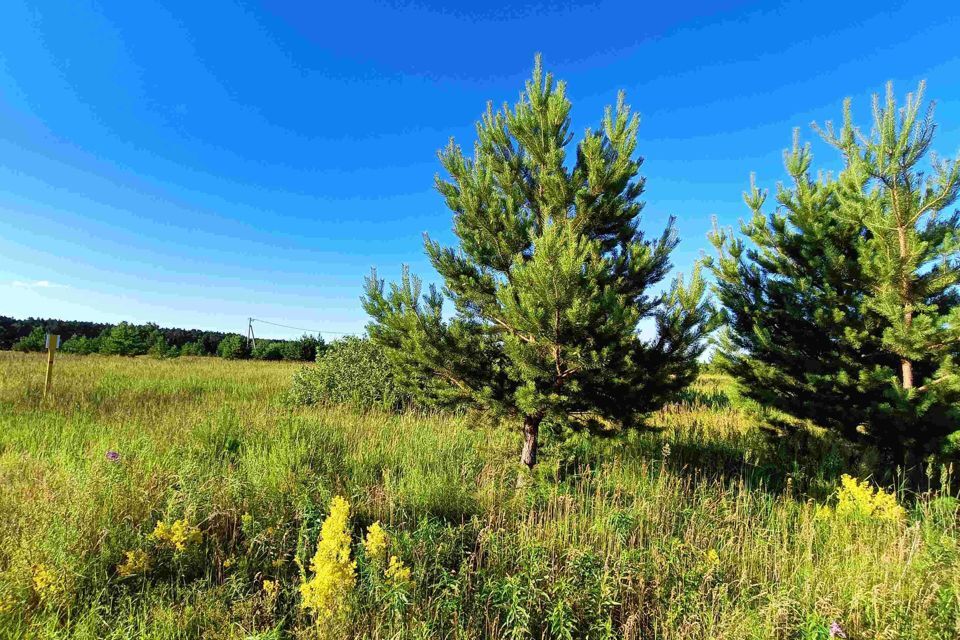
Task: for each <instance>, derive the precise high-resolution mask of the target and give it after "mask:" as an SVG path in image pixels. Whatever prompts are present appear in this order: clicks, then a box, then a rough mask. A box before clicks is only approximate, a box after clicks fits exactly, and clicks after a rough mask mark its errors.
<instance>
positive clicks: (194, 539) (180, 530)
mask: <svg viewBox="0 0 960 640" xmlns="http://www.w3.org/2000/svg"><path fill="white" fill-rule="evenodd" d="M150 539H151V540H153V541H154V542H156V543H158V544H160V545H162V546H166V547H170V548H172V549H173V550H175V551H176V552H177V553H182V552H184V551H186V550H187V549H189V548H191V547H193V546H196V545H198V544H200V542H201V541H202V540H203V534H202V533H201V532H200V529H198V528H197V527H196V526H194V525H192V524H190V520H188V519H187V518H183V519H179V520H174V522H173V524H167V523H165V522H163V521H162V520H157V526H156V527H154V529H153V532H152V533H151V534H150Z"/></svg>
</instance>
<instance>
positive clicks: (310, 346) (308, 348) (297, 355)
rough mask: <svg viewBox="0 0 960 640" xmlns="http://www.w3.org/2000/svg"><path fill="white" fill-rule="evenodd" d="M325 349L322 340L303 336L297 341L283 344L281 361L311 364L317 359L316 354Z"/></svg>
mask: <svg viewBox="0 0 960 640" xmlns="http://www.w3.org/2000/svg"><path fill="white" fill-rule="evenodd" d="M325 348H326V344H325V343H324V341H323V338H317V337H315V336H311V335H309V334H303V336H301V337H300V338H299V339H298V340H290V341H289V342H285V343H283V359H284V360H299V361H301V362H313V361H314V360H316V359H317V353H318V352H322V351H323V350H324V349H325Z"/></svg>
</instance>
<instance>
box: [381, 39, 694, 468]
mask: <svg viewBox="0 0 960 640" xmlns="http://www.w3.org/2000/svg"><path fill="white" fill-rule="evenodd" d="M638 125H639V120H638V118H637V116H636V115H632V114H631V113H630V109H629V107H628V106H627V105H626V104H625V102H624V99H623V96H622V95H621V96H620V97H619V99H618V101H617V105H616V107H615V108H608V109H607V112H606V114H605V116H604V118H603V121H602V124H601V127H600V129H599V130H598V131H592V130H589V129H588V130H587V131H586V133H585V134H584V137H583V139H582V140H581V141H580V143H579V144H578V145H577V146H576V147H575V157H574V158H572V159H569V158H568V157H567V153H568V150H569V145H570V143H571V140H572V138H573V136H572V134H571V133H570V101H569V100H568V99H567V97H566V94H565V86H564V83H562V82H559V83H554V81H553V78H552V76H551V75H550V74H546V75H544V73H543V72H542V70H541V66H540V59H539V58H537V60H536V63H535V67H534V72H533V78H532V79H531V80H530V81H528V82H527V84H526V90H525V91H524V92H523V93H522V94H521V96H520V101H519V102H518V103H517V104H516V106H515V107H514V108H513V109H510V108H509V107H508V106H506V105H505V106H504V108H503V110H502V111H498V112H494V111H493V108H492V106H488V108H487V112H486V113H485V115H484V116H483V118H482V120H481V121H480V122H479V123H478V125H477V142H476V145H475V147H474V154H473V157H472V158H468V157H466V156H465V155H464V153H463V151H462V150H461V148H460V147H459V146H457V145H456V144H455V143H454V142H452V141H451V143H450V144H449V145H448V146H447V148H446V149H444V150H443V151H442V152H441V153H440V161H441V163H442V165H443V167H444V169H445V170H446V171H447V173H448V174H449V179H442V178H440V177H438V178H437V188H438V190H439V191H440V193H441V194H442V195H443V196H444V198H445V200H446V203H447V206H448V207H449V208H450V209H451V210H452V211H453V214H454V216H453V217H454V222H453V228H454V232H455V233H456V235H457V237H458V239H459V247H458V248H449V247H442V246H440V244H438V243H436V242H434V241H432V240H430V239H429V238H427V239H426V241H425V244H426V251H427V254H428V255H429V257H430V260H431V262H432V264H433V266H434V267H435V268H436V270H437V271H438V272H439V273H440V275H441V276H442V277H443V279H444V283H445V288H444V294H446V297H449V298H450V299H452V301H453V303H454V306H455V309H456V313H455V315H453V317H452V318H450V319H449V320H448V319H446V318H444V315H443V302H444V299H445V296H444V295H442V294H441V293H440V292H439V291H437V289H436V288H433V287H431V289H430V291H429V293H428V294H427V295H424V296H421V289H420V283H419V281H418V280H417V279H416V278H414V277H411V276H410V274H409V273H408V272H407V270H406V269H405V270H404V274H403V278H402V281H401V282H400V283H399V284H392V285H390V287H389V289H387V290H385V288H384V283H383V281H382V280H379V279H378V278H377V276H376V272H374V273H373V274H372V275H371V277H370V278H368V280H367V283H366V285H367V286H366V296H365V298H364V307H365V309H366V310H367V312H368V313H369V314H370V316H371V322H370V324H369V325H368V330H369V332H370V335H371V337H372V338H373V339H374V340H375V341H377V342H378V343H379V344H380V345H382V346H383V347H384V348H385V350H386V352H387V354H388V357H390V358H391V360H392V361H393V362H394V364H395V365H398V366H399V367H400V368H401V370H402V371H403V372H404V375H403V376H401V378H402V379H403V380H404V381H405V383H406V384H408V385H410V386H411V387H413V389H412V391H413V392H414V393H415V394H426V395H428V396H430V397H431V398H432V399H434V400H439V401H442V402H462V401H468V402H472V403H475V404H477V405H479V406H482V407H485V408H488V409H493V410H497V411H499V412H500V413H501V414H502V415H503V414H505V415H507V416H515V417H516V418H518V419H519V421H521V422H522V424H523V432H524V445H523V452H522V455H521V460H522V462H523V463H524V464H525V465H527V466H528V467H532V466H533V465H534V464H535V463H536V460H537V450H538V442H539V441H538V436H539V430H540V426H541V424H542V423H543V421H544V420H550V421H551V423H553V424H558V425H564V426H566V427H569V428H574V429H576V428H590V429H606V428H610V427H612V426H630V425H633V424H635V423H636V421H637V419H638V418H639V417H640V416H641V415H642V414H643V413H645V412H648V411H650V410H652V409H655V408H658V407H659V406H661V405H662V403H663V402H664V401H665V399H666V398H667V397H668V395H669V394H671V393H672V392H675V391H676V390H678V389H680V388H682V387H684V386H685V385H687V384H688V383H689V382H690V381H691V380H692V379H693V377H694V376H695V375H696V371H697V357H698V356H699V355H700V354H701V353H702V351H703V346H704V345H703V338H704V335H705V332H706V331H707V330H708V329H709V327H708V325H709V323H710V320H711V318H712V311H711V309H710V308H709V306H708V305H707V303H705V302H704V300H703V294H704V283H703V281H702V279H701V277H700V274H699V272H698V270H695V271H694V274H693V278H692V280H691V282H690V284H689V285H688V286H685V285H684V284H683V282H682V280H678V281H677V282H675V283H674V285H673V287H672V288H670V290H669V291H668V292H667V293H666V294H653V293H651V288H652V287H653V286H654V285H656V284H657V283H659V282H660V281H661V280H663V278H664V277H665V276H666V274H667V272H668V271H669V269H670V262H669V255H670V252H671V250H672V249H673V248H674V246H675V245H676V243H677V240H676V236H675V233H674V231H673V227H672V221H671V224H670V225H669V226H668V227H667V228H666V229H665V230H664V232H663V234H662V235H661V236H660V237H659V238H658V239H657V240H655V241H649V240H646V239H645V238H644V235H643V233H642V232H641V231H640V230H639V228H638V217H639V214H640V210H641V208H642V206H643V205H642V203H641V202H640V201H639V197H640V195H641V193H642V192H643V179H642V178H640V177H638V171H639V168H640V162H641V161H640V160H639V159H638V158H636V157H635V150H636V143H637V128H638ZM645 318H650V319H652V321H653V322H652V324H653V325H655V328H656V331H657V335H656V337H655V338H654V339H653V340H652V341H649V342H648V341H645V340H643V339H641V338H640V337H639V335H638V326H639V323H640V322H641V321H642V320H643V319H645Z"/></svg>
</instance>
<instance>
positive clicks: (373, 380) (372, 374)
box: [290, 336, 410, 409]
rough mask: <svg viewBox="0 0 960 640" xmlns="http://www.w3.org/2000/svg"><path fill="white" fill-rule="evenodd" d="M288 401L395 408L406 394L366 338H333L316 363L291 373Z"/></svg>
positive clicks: (404, 400) (405, 399)
mask: <svg viewBox="0 0 960 640" xmlns="http://www.w3.org/2000/svg"><path fill="white" fill-rule="evenodd" d="M290 399H291V401H293V402H295V403H298V404H314V403H320V404H327V403H330V404H339V403H343V404H348V405H351V406H353V407H356V408H359V409H373V408H381V409H398V408H400V407H403V406H405V405H408V404H410V397H409V396H408V395H406V394H404V393H403V392H402V391H401V389H400V387H399V386H398V385H397V382H396V378H395V373H394V371H393V369H392V368H391V366H390V364H389V362H388V361H387V359H386V357H385V355H384V353H383V350H382V349H381V348H380V347H379V346H377V345H375V344H374V343H373V342H371V341H370V340H369V339H368V338H366V337H364V338H357V337H354V336H349V337H346V338H341V339H339V340H336V341H334V342H333V343H331V344H330V346H329V347H328V348H327V349H326V350H324V351H323V352H322V353H321V354H320V355H319V356H317V363H316V364H315V365H312V366H308V367H304V368H303V369H301V370H300V371H299V372H297V374H296V375H295V376H294V380H293V388H292V389H291V392H290Z"/></svg>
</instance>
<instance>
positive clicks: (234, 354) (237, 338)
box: [217, 333, 250, 360]
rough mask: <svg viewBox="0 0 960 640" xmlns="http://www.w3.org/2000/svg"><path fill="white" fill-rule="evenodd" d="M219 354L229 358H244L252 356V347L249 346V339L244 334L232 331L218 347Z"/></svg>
mask: <svg viewBox="0 0 960 640" xmlns="http://www.w3.org/2000/svg"><path fill="white" fill-rule="evenodd" d="M217 355H218V356H220V357H221V358H226V359H227V360H243V359H244V358H249V357H250V347H248V346H247V339H246V338H244V337H243V336H241V335H239V334H236V333H231V334H230V335H228V336H226V337H225V338H224V339H223V340H221V341H220V345H219V346H218V347H217Z"/></svg>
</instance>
